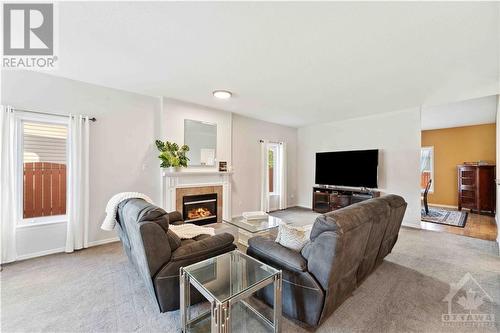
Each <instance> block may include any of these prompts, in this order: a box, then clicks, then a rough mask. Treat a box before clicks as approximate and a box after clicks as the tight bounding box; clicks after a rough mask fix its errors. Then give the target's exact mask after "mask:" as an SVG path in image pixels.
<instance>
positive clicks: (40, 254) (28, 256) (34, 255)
mask: <svg viewBox="0 0 500 333" xmlns="http://www.w3.org/2000/svg"><path fill="white" fill-rule="evenodd" d="M119 240H120V238H118V237H112V238H107V239H101V240H97V241H93V242H89V244H88V245H89V246H88V247H87V248H89V247H93V246H98V245H103V244H108V243H113V242H118V241H119ZM65 250H66V248H64V247H61V248H57V249H50V250H45V251H40V252H35V253H29V254H23V255H20V256H18V257H17V258H16V261H21V260H26V259H31V258H37V257H43V256H48V255H50V254H55V253H61V252H64V251H65Z"/></svg>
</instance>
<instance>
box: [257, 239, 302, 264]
mask: <svg viewBox="0 0 500 333" xmlns="http://www.w3.org/2000/svg"><path fill="white" fill-rule="evenodd" d="M248 246H249V249H251V251H253V252H254V253H257V254H258V255H259V256H260V257H265V258H266V259H268V261H270V262H272V264H271V265H272V266H274V267H277V268H285V269H289V270H293V271H298V272H304V271H306V270H307V261H306V260H305V259H304V257H302V255H301V254H300V253H298V252H296V251H293V250H290V249H288V248H286V247H284V246H283V245H281V244H278V243H276V242H275V241H274V240H272V239H270V238H265V237H260V236H257V237H252V238H250V239H249V240H248Z"/></svg>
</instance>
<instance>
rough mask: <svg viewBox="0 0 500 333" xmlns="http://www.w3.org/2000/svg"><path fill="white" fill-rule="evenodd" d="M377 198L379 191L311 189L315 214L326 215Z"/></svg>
mask: <svg viewBox="0 0 500 333" xmlns="http://www.w3.org/2000/svg"><path fill="white" fill-rule="evenodd" d="M379 196H380V192H379V191H373V190H369V189H366V188H349V187H340V186H328V185H317V186H314V187H313V205H312V207H313V210H314V211H315V212H318V213H327V212H331V211H333V210H336V209H340V208H344V207H347V206H349V205H352V204H354V203H357V202H361V201H365V200H369V199H372V198H376V197H379Z"/></svg>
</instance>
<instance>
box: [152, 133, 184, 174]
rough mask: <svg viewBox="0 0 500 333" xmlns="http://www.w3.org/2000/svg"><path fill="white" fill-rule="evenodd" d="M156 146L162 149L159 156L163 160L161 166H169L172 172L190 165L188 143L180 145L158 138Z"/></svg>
mask: <svg viewBox="0 0 500 333" xmlns="http://www.w3.org/2000/svg"><path fill="white" fill-rule="evenodd" d="M155 143H156V148H158V150H159V151H160V155H159V156H158V158H159V159H160V160H161V164H160V167H161V168H168V169H169V171H170V172H174V171H179V170H180V169H181V167H184V168H186V167H187V166H188V161H189V158H188V157H187V156H186V153H187V152H188V151H189V147H188V146H187V145H182V146H181V147H179V145H178V144H177V143H175V142H169V141H165V142H163V141H161V140H156V142H155Z"/></svg>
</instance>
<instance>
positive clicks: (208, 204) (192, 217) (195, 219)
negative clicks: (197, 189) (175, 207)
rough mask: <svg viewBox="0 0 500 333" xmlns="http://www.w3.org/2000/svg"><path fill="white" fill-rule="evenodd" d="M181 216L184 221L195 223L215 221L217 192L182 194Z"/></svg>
mask: <svg viewBox="0 0 500 333" xmlns="http://www.w3.org/2000/svg"><path fill="white" fill-rule="evenodd" d="M182 216H183V218H184V221H185V222H187V223H194V224H197V225H203V224H209V223H215V222H217V193H209V194H196V195H184V196H183V197H182Z"/></svg>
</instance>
